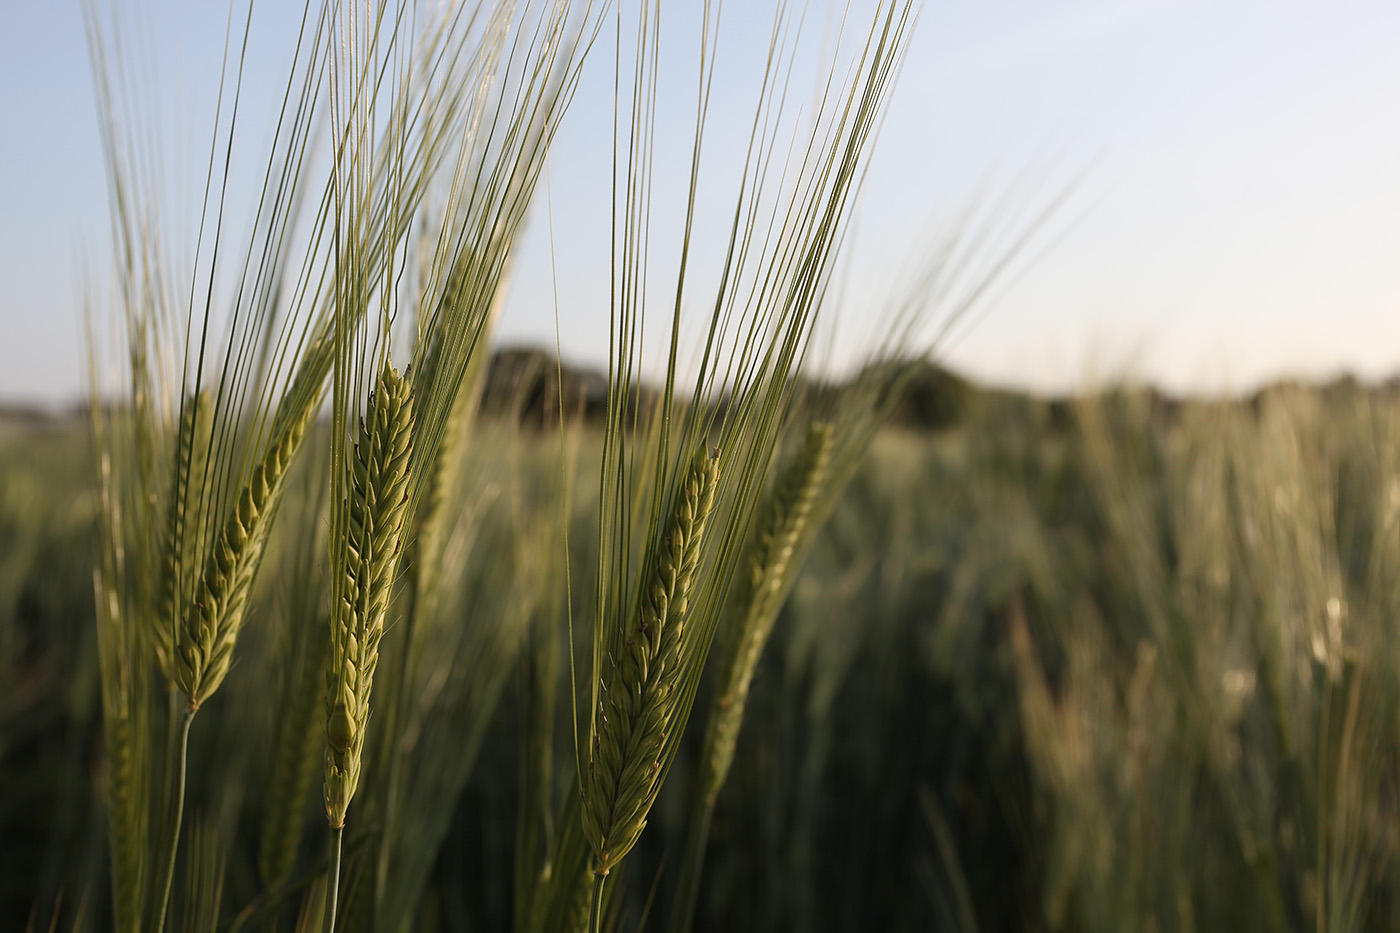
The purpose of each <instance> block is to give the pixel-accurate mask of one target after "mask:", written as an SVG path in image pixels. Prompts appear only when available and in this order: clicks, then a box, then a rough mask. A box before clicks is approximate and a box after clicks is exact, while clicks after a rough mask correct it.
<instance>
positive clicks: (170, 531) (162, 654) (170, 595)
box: [153, 391, 214, 683]
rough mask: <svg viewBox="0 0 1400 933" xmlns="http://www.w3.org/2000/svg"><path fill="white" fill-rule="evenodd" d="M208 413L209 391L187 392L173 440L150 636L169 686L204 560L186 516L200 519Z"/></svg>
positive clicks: (210, 417) (211, 405)
mask: <svg viewBox="0 0 1400 933" xmlns="http://www.w3.org/2000/svg"><path fill="white" fill-rule="evenodd" d="M213 415H214V403H213V399H212V398H211V397H210V395H209V393H208V392H207V391H206V392H195V393H192V394H191V395H190V396H189V398H188V399H187V400H186V402H185V407H184V410H183V411H182V412H181V413H180V430H179V433H178V434H177V435H176V438H175V443H176V462H175V472H174V475H173V476H172V477H171V483H170V488H171V494H170V501H169V505H168V508H169V510H170V517H169V521H168V522H167V523H166V528H167V531H166V540H165V542H164V544H163V548H162V557H161V569H160V573H161V580H160V604H159V605H158V606H157V611H156V615H155V619H154V632H153V634H154V639H155V651H156V661H157V662H158V663H159V665H160V671H161V673H162V674H163V675H164V676H165V679H166V681H167V682H169V683H174V682H175V631H176V628H177V627H178V626H179V624H180V621H179V619H180V613H181V611H183V609H184V607H185V606H187V605H189V602H190V600H191V599H193V598H194V591H195V586H196V585H197V583H198V580H199V576H198V574H197V573H196V571H195V568H196V567H198V566H199V563H200V559H201V557H202V556H203V555H202V554H201V551H202V550H203V548H201V547H200V546H199V545H200V532H201V529H200V528H199V527H198V526H197V525H196V526H195V527H193V528H191V527H190V524H191V518H192V517H194V516H197V515H199V501H200V495H201V493H202V491H203V486H204V470H205V462H206V461H207V460H208V454H209V436H210V434H211V433H212V431H213V427H214V417H213Z"/></svg>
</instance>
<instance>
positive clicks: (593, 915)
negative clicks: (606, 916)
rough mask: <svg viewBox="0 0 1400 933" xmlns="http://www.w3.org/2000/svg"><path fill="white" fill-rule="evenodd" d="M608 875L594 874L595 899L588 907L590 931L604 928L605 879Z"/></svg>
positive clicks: (593, 931) (597, 932)
mask: <svg viewBox="0 0 1400 933" xmlns="http://www.w3.org/2000/svg"><path fill="white" fill-rule="evenodd" d="M607 877H608V876H607V875H599V874H596V873H595V874H594V875H593V899H592V902H591V903H590V905H589V907H588V933H599V931H600V930H602V929H603V881H604V880H605V879H606V878H607Z"/></svg>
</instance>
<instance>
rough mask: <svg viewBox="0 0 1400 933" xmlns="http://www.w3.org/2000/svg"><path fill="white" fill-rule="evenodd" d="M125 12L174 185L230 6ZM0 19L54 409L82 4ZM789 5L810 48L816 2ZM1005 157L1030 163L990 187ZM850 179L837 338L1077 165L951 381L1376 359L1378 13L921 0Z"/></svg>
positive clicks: (36, 376) (677, 9) (592, 84)
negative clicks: (1036, 246) (965, 239)
mask: <svg viewBox="0 0 1400 933" xmlns="http://www.w3.org/2000/svg"><path fill="white" fill-rule="evenodd" d="M698 4H699V0H693V2H692V0H668V5H667V7H666V9H667V19H668V25H667V29H668V32H667V33H666V35H667V37H668V38H667V41H669V42H670V43H671V44H672V47H673V48H675V49H676V50H677V51H676V53H675V54H673V55H668V56H666V58H665V59H664V60H665V61H666V62H667V65H666V69H667V71H666V73H664V74H663V79H664V80H665V81H667V82H669V84H670V85H671V92H672V93H674V94H676V95H677V96H676V97H675V98H674V99H676V100H681V101H685V102H686V103H687V104H688V102H689V98H688V97H687V96H686V82H687V81H689V80H690V79H689V77H688V68H689V67H690V65H691V63H692V61H693V58H694V45H695V40H694V35H693V32H692V31H690V30H692V29H693V24H694V22H695V19H696V17H695V9H696V8H697V7H698ZM142 6H143V7H144V8H146V9H148V11H149V17H150V19H151V20H152V22H153V23H154V24H155V26H154V35H155V37H156V39H157V43H158V45H159V46H160V48H161V55H162V56H163V60H162V65H161V67H162V72H161V74H162V81H163V82H164V84H163V86H166V87H168V88H170V93H171V94H172V98H173V99H177V100H178V101H180V102H182V103H183V105H184V106H183V107H182V108H181V107H177V108H176V110H175V114H174V117H173V118H172V119H171V121H170V122H169V123H168V124H167V125H166V129H167V130H168V131H169V132H171V133H172V134H173V136H174V137H175V138H176V139H177V140H178V141H179V143H180V146H181V147H182V148H181V149H180V151H181V152H183V153H186V154H187V160H186V164H185V165H184V166H183V171H184V172H185V173H186V174H187V175H188V174H190V173H195V172H198V171H199V170H201V169H202V167H203V155H202V154H201V153H200V145H201V144H207V138H208V130H209V127H208V126H207V125H204V124H202V123H201V122H200V119H199V114H200V113H207V112H208V111H207V108H206V109H204V110H201V109H200V105H201V104H202V103H204V102H207V101H208V100H210V99H212V98H211V95H212V93H213V87H214V83H213V82H214V81H215V80H216V78H217V64H218V58H219V55H220V53H221V50H222V40H223V33H224V26H225V18H226V16H227V12H228V11H227V6H225V5H221V4H220V3H216V2H208V3H206V2H202V0H201V2H176V0H145V2H144V3H142ZM297 6H299V4H295V3H291V2H282V0H279V2H275V3H274V2H270V0H259V5H258V7H257V8H256V11H257V12H256V20H255V33H254V36H255V40H257V39H258V37H262V39H263V41H262V43H261V44H255V46H254V48H255V51H256V54H258V55H265V56H266V58H265V59H256V60H255V61H258V62H261V61H264V60H265V61H267V62H269V63H272V62H279V61H281V56H282V55H284V54H285V45H279V44H278V40H276V39H269V38H267V37H269V36H276V35H279V34H280V35H284V36H285V35H286V26H285V24H286V22H287V21H288V18H289V13H290V12H292V8H294V7H297ZM813 6H814V7H819V6H820V3H819V2H817V0H814V2H813ZM6 14H7V15H6V28H5V29H4V30H3V31H0V88H3V89H4V90H3V91H0V401H31V400H32V401H44V402H49V403H59V404H62V403H66V402H68V401H71V400H73V399H75V398H76V397H77V395H78V393H79V391H80V387H81V385H82V378H83V377H82V372H83V366H82V358H83V357H82V337H81V326H80V319H79V315H78V307H79V299H80V296H81V294H82V289H81V287H80V286H81V280H80V278H79V275H78V270H79V269H80V268H82V267H84V266H87V267H89V268H100V265H101V263H102V262H103V261H104V260H105V256H106V249H107V247H106V240H105V237H106V227H105V218H106V192H105V185H104V181H103V175H102V163H101V159H100V153H99V151H98V141H97V128H96V115H95V109H94V106H93V102H92V91H91V79H90V72H89V68H88V64H87V54H86V46H85V41H84V37H83V28H82V16H81V10H80V6H79V3H78V0H50V2H43V3H39V2H33V3H31V2H21V0H8V2H7V3H6ZM770 16H771V5H770V2H768V0H764V2H762V3H756V2H741V0H729V2H728V4H727V6H726V9H725V28H726V29H727V30H729V31H728V32H727V34H726V35H725V36H723V37H722V41H723V42H727V45H722V46H721V48H722V49H723V50H724V55H725V59H724V60H723V61H722V62H721V65H722V67H724V68H725V70H724V71H722V72H721V75H722V76H724V77H723V79H722V83H721V86H720V87H719V89H718V90H717V91H716V94H717V95H718V96H719V97H720V98H721V99H722V100H732V101H736V102H738V103H740V104H744V105H747V103H748V102H749V99H750V97H751V93H749V92H751V86H752V80H753V70H752V68H751V67H749V66H748V65H746V64H745V62H746V61H749V62H751V61H752V59H753V55H754V53H755V52H757V51H761V45H762V40H763V39H764V38H765V37H766V25H765V24H766V22H767V20H768V18H769V17H770ZM813 16H814V21H813V25H812V26H811V33H812V36H813V37H814V40H820V38H821V35H822V28H821V24H822V22H823V20H822V16H823V14H821V13H820V12H818V13H815V14H813ZM611 65H612V52H611V49H610V48H607V47H606V40H605V42H604V47H600V48H598V49H595V57H594V59H593V60H592V61H591V62H590V65H589V68H588V71H587V72H586V75H585V80H584V83H583V85H582V87H581V89H580V93H579V97H578V99H577V101H576V104H575V108H574V110H573V111H572V112H571V114H570V116H569V118H568V123H567V124H566V126H565V129H564V131H563V132H562V134H561V136H560V138H559V140H558V142H557V144H556V147H555V149H554V154H553V156H552V157H551V162H550V171H549V195H550V199H549V204H550V211H551V214H552V216H553V221H554V241H555V258H556V260H557V264H558V268H557V274H558V281H559V284H560V290H561V295H562V296H563V303H562V305H561V316H562V317H561V331H562V334H561V336H562V339H563V343H564V348H565V354H566V356H569V357H571V358H573V359H576V360H579V361H582V362H598V361H600V359H601V356H602V354H603V352H605V349H606V348H605V344H604V342H603V337H602V333H603V331H604V330H605V328H603V327H601V323H602V321H603V320H604V318H603V315H604V314H605V313H606V298H607V291H606V288H607V285H606V275H607V264H608V256H607V226H606V218H607V210H608V201H607V184H608V173H609V170H610V157H611V156H610V149H609V139H608V133H607V132H606V131H603V130H600V129H599V128H600V127H605V126H608V125H610V121H611V107H612V78H611V73H610V72H611ZM254 71H255V76H254V78H253V82H254V86H253V88H252V90H251V91H250V93H251V94H252V95H254V96H253V97H250V99H253V100H255V99H257V98H256V94H258V93H259V92H260V90H261V92H263V93H266V92H268V91H270V90H272V89H273V88H274V87H276V85H277V82H278V80H280V75H279V73H278V68H277V67H274V66H272V65H269V66H268V67H266V68H256V69H254ZM663 90H665V88H663ZM740 110H741V108H737V107H736V108H735V109H734V111H733V113H734V114H737V113H738V112H740ZM726 113H728V111H725V112H722V113H721V114H720V115H719V116H717V117H716V129H715V131H714V133H713V135H712V136H711V137H710V139H709V144H710V145H711V147H712V151H713V152H715V153H717V154H722V153H723V152H724V151H726V149H727V148H733V147H737V146H739V145H740V144H741V143H742V138H741V137H740V135H739V128H740V126H741V125H742V120H738V119H733V120H726V119H724V117H725V115H726ZM730 115H733V114H730ZM667 119H670V120H672V121H673V122H674V127H675V129H676V132H674V133H670V134H666V133H665V132H664V131H665V127H664V126H663V149H662V151H661V153H660V155H659V158H661V159H663V160H670V161H671V162H672V163H679V164H682V165H683V160H680V159H678V158H677V155H683V153H684V147H685V145H686V144H687V142H686V141H687V139H688V137H687V136H686V135H685V134H686V133H688V127H689V119H690V113H689V111H688V110H686V111H680V112H678V113H677V114H675V115H674V116H672V117H668V118H667ZM666 143H669V144H670V145H671V148H670V149H667V148H666V147H665V144H666ZM721 162H722V159H721ZM1028 166H1029V167H1032V168H1033V169H1035V170H1036V171H1038V172H1040V174H1038V175H1034V176H1032V179H1031V181H1030V182H1025V183H1021V186H1020V187H1012V186H1014V185H1015V184H1017V183H1016V179H1017V178H1018V177H1020V173H1021V172H1022V170H1024V169H1026V168H1027V167H1028ZM871 171H872V174H871V177H870V180H869V182H868V184H867V188H866V190H865V198H864V201H863V203H862V206H861V208H860V212H859V222H858V227H857V237H856V241H855V244H854V250H853V253H852V255H851V258H850V262H849V265H848V268H849V270H850V273H849V287H848V290H847V301H846V311H845V313H846V315H847V317H846V319H845V320H844V322H843V329H842V330H841V331H839V333H841V334H843V335H846V336H851V335H858V334H859V330H860V327H861V321H862V314H863V313H866V310H867V309H865V308H863V306H862V302H861V300H860V299H861V296H862V295H865V294H871V293H874V292H877V291H879V290H880V286H881V283H884V282H886V281H888V280H889V279H890V277H891V276H892V275H893V274H894V272H895V271H896V270H897V269H898V268H899V267H900V266H901V264H902V263H903V262H905V261H906V260H908V259H909V258H911V256H913V255H914V254H915V252H916V249H917V248H918V247H919V245H920V244H921V243H924V242H926V240H927V237H928V235H929V234H930V232H933V233H935V234H936V233H937V231H939V230H940V229H941V228H946V227H947V226H948V225H950V224H951V223H952V222H953V219H954V218H955V217H956V216H957V214H958V212H959V211H960V210H962V209H963V208H964V207H965V206H966V205H967V204H968V203H969V201H970V199H972V198H973V197H974V195H975V194H976V192H978V191H979V190H988V189H989V190H991V191H993V192H996V191H1000V190H1006V189H1008V188H1010V190H1011V191H1012V192H1013V196H1014V198H1020V199H1021V202H1017V203H1024V204H1026V205H1030V204H1034V203H1037V199H1039V201H1043V200H1044V199H1045V197H1046V196H1048V195H1050V194H1052V193H1053V192H1054V191H1056V190H1058V189H1059V188H1060V187H1061V186H1062V185H1064V184H1065V183H1066V182H1067V181H1069V180H1070V179H1078V180H1079V181H1078V186H1077V187H1076V188H1075V190H1074V193H1073V195H1072V196H1071V199H1070V202H1069V204H1068V206H1067V207H1066V208H1065V210H1064V211H1063V212H1062V214H1061V215H1060V221H1059V223H1058V226H1056V227H1054V228H1053V229H1052V231H1051V234H1052V235H1051V236H1047V237H1046V238H1045V245H1046V246H1047V247H1049V248H1048V249H1046V250H1045V251H1044V252H1043V254H1042V255H1041V256H1040V257H1039V259H1038V261H1037V262H1036V263H1035V264H1034V265H1033V266H1032V267H1030V268H1029V269H1028V270H1025V271H1024V272H1023V273H1022V274H1021V275H1019V276H1018V277H1017V278H1016V279H1015V281H1014V282H1013V283H1009V285H1008V287H1006V288H1003V289H1002V290H1001V291H999V292H998V293H997V296H996V300H995V302H994V303H993V304H992V305H991V306H989V307H988V308H987V309H986V313H985V315H984V316H983V317H981V318H980V319H979V320H978V321H977V323H976V325H975V326H974V327H972V328H970V329H969V330H968V331H967V332H966V333H965V334H964V335H963V336H962V337H961V338H960V339H958V340H957V341H956V342H954V343H953V344H951V345H950V346H949V347H948V348H947V350H946V353H945V356H946V358H947V360H948V362H950V363H951V364H952V365H954V366H955V367H957V368H959V369H961V370H963V371H965V372H968V373H970V374H972V375H974V376H977V377H981V378H985V379H989V380H993V381H996V382H999V383H1003V384H1011V385H1021V386H1030V387H1034V388H1040V389H1062V388H1066V387H1074V386H1077V385H1082V384H1084V383H1085V382H1087V381H1089V380H1091V379H1094V378H1099V377H1104V376H1113V375H1117V374H1120V373H1125V372H1126V373H1132V374H1135V375H1137V376H1140V377H1142V378H1146V379H1150V380H1153V381H1156V382H1159V383H1163V384H1165V385H1167V386H1168V387H1170V388H1174V389H1184V388H1194V389H1218V388H1227V389H1241V388H1246V387H1248V386H1250V385H1252V384H1255V383H1257V382H1259V381H1260V380H1263V379H1268V378H1273V377H1276V376H1280V375H1293V374H1298V375H1306V376H1326V375H1330V374H1333V373H1336V372H1338V371H1341V370H1349V371H1354V372H1357V373H1359V374H1361V375H1363V376H1368V377H1380V376H1386V375H1390V374H1392V373H1397V372H1400V4H1397V3H1395V2H1394V0H1335V2H1331V3H1326V4H1323V3H1317V2H1315V0H1312V2H1288V0H1280V2H1262V0H1260V2H1247V0H1176V2H1173V0H1156V2H1153V0H1141V2H1139V0H1060V2H1054V0H962V2H937V0H930V2H928V3H927V4H926V6H925V8H924V12H923V15H922V19H921V20H920V22H919V25H918V28H917V32H916V35H915V37H914V41H913V46H912V49H911V54H910V58H909V61H908V64H907V66H906V69H905V72H904V75H903V78H902V81H901V84H900V86H899V88H898V90H897V92H896V95H895V97H894V99H893V102H892V105H891V109H890V113H889V117H888V121H887V123H886V124H885V126H884V129H883V133H882V136H881V139H880V142H879V148H878V150H877V153H876V156H875V159H874V161H873V163H872V169H871ZM720 174H722V171H721V172H720ZM662 181H663V182H664V181H665V179H664V178H663V179H662ZM542 193H543V192H542ZM1014 198H1013V199H1014ZM679 204H680V200H679V198H678V197H667V196H665V195H659V196H658V199H657V202H656V207H657V214H656V216H655V217H654V219H653V223H654V224H655V225H656V226H658V227H660V228H663V229H670V230H676V229H678V227H679V221H680V218H679V217H678V216H677V214H676V212H677V211H678V207H679ZM1013 206H1014V204H1013ZM544 221H545V213H544V201H543V199H541V200H540V202H539V205H538V206H537V210H536V212H535V214H534V215H533V217H532V222H531V226H530V228H529V229H528V230H527V234H526V239H525V242H524V243H523V244H522V249H521V252H520V255H519V257H518V265H517V267H516V273H515V281H514V286H513V292H512V297H511V301H510V304H509V306H508V311H507V316H506V318H505V320H504V321H503V322H502V326H501V336H502V338H503V339H507V340H510V341H530V342H539V343H551V344H552V342H553V338H554V318H553V308H554V305H553V301H552V288H551V284H550V267H549V260H548V255H549V254H548V243H547V239H546V237H545V233H546V231H547V229H548V227H547V225H546V223H545V222H544ZM658 242H660V243H664V242H665V241H664V239H662V240H659V241H658Z"/></svg>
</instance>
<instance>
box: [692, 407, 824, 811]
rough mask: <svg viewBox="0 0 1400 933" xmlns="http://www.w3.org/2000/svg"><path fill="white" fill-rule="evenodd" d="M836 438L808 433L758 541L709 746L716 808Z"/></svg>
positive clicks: (707, 762) (708, 786) (705, 778)
mask: <svg viewBox="0 0 1400 933" xmlns="http://www.w3.org/2000/svg"><path fill="white" fill-rule="evenodd" d="M833 438H834V431H833V429H832V426H831V425H830V424H826V423H822V422H818V423H814V424H812V425H811V426H810V427H808V429H807V437H806V439H805V441H804V442H803V445H802V448H801V449H800V450H799V451H798V452H797V454H796V456H795V457H794V458H793V460H792V462H791V463H790V464H788V467H787V469H786V470H784V471H783V473H782V475H781V476H780V477H779V478H778V482H777V483H776V484H775V485H774V487H773V491H772V492H771V493H770V494H769V499H768V503H767V506H766V507H765V508H764V510H763V518H762V520H761V523H760V525H759V532H758V536H757V537H756V538H755V539H754V543H753V545H752V547H751V549H750V551H749V555H748V579H747V581H746V582H747V585H748V592H747V597H748V598H747V600H746V603H745V605H744V606H743V608H742V609H741V612H742V613H743V614H742V616H741V617H740V620H739V624H738V626H737V628H736V629H735V631H734V638H733V641H732V642H731V647H730V649H729V650H728V651H727V652H726V654H725V657H724V663H723V665H722V666H721V668H720V678H721V680H720V683H719V692H718V694H717V695H716V698H715V705H714V712H713V714H712V716H711V719H710V723H711V725H710V729H709V732H710V734H709V736H708V738H707V741H706V743H705V759H704V760H703V761H702V767H703V768H704V774H703V775H702V778H701V784H700V787H701V793H702V794H703V799H704V801H705V803H706V804H707V805H713V804H714V801H715V798H716V796H718V794H719V789H720V787H721V786H722V785H723V784H724V779H725V777H726V776H727V775H728V774H729V766H730V764H731V763H732V762H733V760H734V747H735V743H736V741H737V740H738V737H739V728H740V726H741V725H742V724H743V721H744V705H745V703H746V702H747V700H748V696H749V686H750V685H751V684H752V683H753V675H754V670H755V669H756V668H757V667H758V659H759V656H760V655H761V654H762V653H763V646H764V645H765V644H767V642H768V636H769V634H771V633H772V631H773V623H774V621H775V620H776V619H777V616H778V610H779V609H780V608H781V607H782V598H783V594H784V592H786V589H787V584H788V581H789V580H790V579H791V576H792V571H793V570H794V569H796V568H795V567H794V564H793V556H794V553H795V552H796V549H797V543H798V540H799V539H800V538H801V536H802V532H803V530H804V529H805V528H806V526H807V519H808V517H809V516H810V515H811V512H812V502H813V500H814V499H815V498H816V494H817V490H818V489H819V488H820V487H821V483H822V479H823V477H824V476H825V475H826V469H827V464H828V463H829V462H830V460H831V448H832V441H833Z"/></svg>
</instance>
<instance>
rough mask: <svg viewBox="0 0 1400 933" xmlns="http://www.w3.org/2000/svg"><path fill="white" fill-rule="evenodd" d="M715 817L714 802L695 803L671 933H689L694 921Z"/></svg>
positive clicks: (687, 836) (675, 901)
mask: <svg viewBox="0 0 1400 933" xmlns="http://www.w3.org/2000/svg"><path fill="white" fill-rule="evenodd" d="M714 814H715V804H714V801H713V800H704V799H701V800H700V801H699V802H698V803H697V804H696V812H695V818H694V819H692V820H691V821H690V829H689V831H688V832H687V834H686V841H685V861H684V862H682V863H681V876H680V888H679V889H678V890H677V891H676V899H675V900H674V901H673V902H672V904H671V926H670V931H671V933H690V928H691V926H692V925H693V924H694V922H695V901H696V899H697V898H698V896H699V893H700V873H701V870H702V869H703V868H704V867H705V846H706V844H707V843H708V842H709V841H710V818H711V817H713V816H714Z"/></svg>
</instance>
